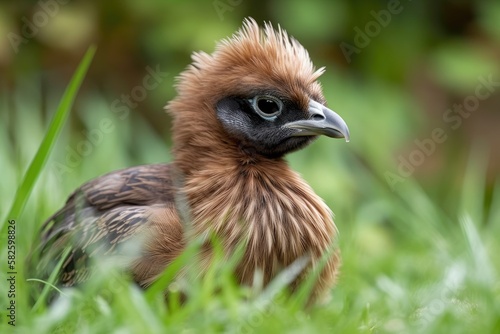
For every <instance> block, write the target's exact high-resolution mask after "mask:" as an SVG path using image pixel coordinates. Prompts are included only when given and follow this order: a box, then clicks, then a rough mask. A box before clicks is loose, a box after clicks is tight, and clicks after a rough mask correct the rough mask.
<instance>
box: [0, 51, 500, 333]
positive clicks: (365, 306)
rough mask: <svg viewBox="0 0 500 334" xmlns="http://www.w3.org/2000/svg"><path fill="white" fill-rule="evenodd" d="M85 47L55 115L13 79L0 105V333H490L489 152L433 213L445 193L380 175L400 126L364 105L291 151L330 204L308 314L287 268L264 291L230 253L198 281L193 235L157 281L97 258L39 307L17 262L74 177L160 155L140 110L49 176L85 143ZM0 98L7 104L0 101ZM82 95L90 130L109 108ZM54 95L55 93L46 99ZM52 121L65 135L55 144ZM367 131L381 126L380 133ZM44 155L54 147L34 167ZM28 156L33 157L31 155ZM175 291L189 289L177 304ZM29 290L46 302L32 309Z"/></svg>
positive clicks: (499, 229) (499, 212)
mask: <svg viewBox="0 0 500 334" xmlns="http://www.w3.org/2000/svg"><path fill="white" fill-rule="evenodd" d="M91 53H92V51H90V53H89V54H87V56H86V58H84V60H83V61H82V65H81V67H80V68H79V70H78V71H77V72H76V74H75V79H74V81H72V83H70V84H69V85H68V89H67V95H64V97H63V98H62V100H61V101H62V102H61V103H60V106H61V107H60V108H59V109H58V110H57V111H56V116H55V117H54V120H53V121H52V122H51V123H49V124H47V123H46V122H44V121H43V119H42V118H41V116H40V115H38V114H37V113H36V112H34V111H36V110H37V109H38V108H39V105H40V95H39V93H37V92H38V87H37V86H36V84H33V83H23V84H21V87H19V90H18V91H17V92H16V93H15V94H13V95H12V96H10V97H9V99H10V100H11V101H12V105H14V106H15V110H14V111H15V112H12V113H0V115H1V116H2V117H3V119H1V120H0V127H1V128H2V129H1V131H0V139H1V140H0V153H1V155H2V168H3V171H2V173H3V176H2V177H3V180H2V183H3V187H1V188H0V210H1V212H2V213H4V212H7V208H10V207H12V208H13V209H11V210H10V213H9V214H7V215H4V214H2V216H6V218H4V219H3V221H2V222H1V225H0V226H2V230H1V238H2V239H1V240H2V245H5V243H4V241H6V240H7V220H8V219H14V218H15V219H16V233H17V234H16V237H17V238H16V246H17V249H16V251H17V253H16V255H17V262H16V266H17V268H16V269H17V271H18V275H17V281H16V283H17V285H16V308H17V309H16V327H15V328H14V327H12V326H9V325H8V323H7V321H8V319H7V318H6V317H5V310H6V308H7V306H8V304H7V302H8V300H7V298H5V297H6V291H7V285H6V282H7V281H6V279H7V275H6V272H7V270H6V262H7V249H6V247H2V249H1V251H0V255H1V256H0V259H1V261H2V263H1V265H0V266H1V270H0V287H1V289H0V293H1V294H2V295H1V298H0V309H1V310H2V311H1V312H2V317H1V323H0V333H10V332H18V333H177V332H182V333H197V332H203V333H212V332H214V333H218V332H224V333H239V332H242V333H252V332H255V333H259V332H265V333H267V332H271V333H273V332H274V333H281V332H294V333H328V332H331V333H498V332H500V297H499V296H500V283H499V282H500V281H499V279H498V275H499V274H500V271H499V270H500V261H498V259H497V257H498V254H500V246H499V243H498V236H499V235H500V186H497V187H495V188H494V189H493V190H492V194H493V195H492V197H491V199H486V197H485V196H484V194H485V193H486V189H485V188H486V182H485V166H486V159H485V157H483V156H482V155H481V151H480V149H479V148H476V149H474V151H473V153H472V154H470V159H469V160H470V163H469V165H468V167H467V169H466V171H465V172H464V175H463V176H462V177H461V180H462V181H460V183H461V184H460V187H459V188H460V189H461V191H460V192H459V193H456V192H453V191H451V190H450V191H449V192H447V191H446V189H444V190H443V192H444V193H446V194H447V201H448V202H450V203H453V204H452V205H449V206H448V207H447V208H446V209H443V208H442V205H441V203H442V201H439V199H438V198H436V197H433V196H431V195H429V193H430V192H429V191H428V189H423V188H422V187H421V186H420V185H419V184H418V183H417V182H415V181H414V180H412V179H407V180H406V181H405V182H404V183H402V184H400V185H399V186H398V187H397V188H396V190H395V191H391V189H390V187H389V186H388V185H387V184H386V183H385V182H384V177H383V175H384V172H385V171H386V170H388V169H390V168H393V166H392V165H391V163H390V162H388V161H389V160H388V156H387V152H388V151H390V148H391V145H393V146H394V142H395V140H397V136H398V134H397V133H396V134H394V133H384V131H376V129H373V128H372V129H371V130H372V131H370V133H367V132H366V131H365V132H364V131H362V130H363V128H364V125H363V124H362V123H363V122H364V120H363V117H360V116H363V115H357V116H356V115H355V114H351V115H347V117H346V118H348V123H349V124H352V126H351V129H352V130H354V131H352V137H353V138H352V142H351V143H349V144H345V143H342V142H340V141H331V140H327V139H320V140H319V141H318V142H317V143H315V144H313V145H312V146H311V147H309V148H307V149H305V150H303V151H301V152H297V153H295V154H293V155H291V156H290V158H289V160H290V163H291V165H292V166H293V167H294V168H295V169H297V170H298V171H300V172H301V173H302V175H303V176H304V178H305V179H306V180H308V181H309V182H310V184H311V185H312V186H313V188H314V189H316V191H317V192H318V193H319V195H320V196H322V197H323V198H324V199H325V201H326V202H327V203H328V204H329V205H330V206H331V207H332V209H333V210H334V212H335V214H336V218H335V219H336V222H337V225H338V227H339V230H340V238H339V247H340V248H341V251H342V258H343V266H342V273H341V276H340V280H339V284H338V285H337V286H336V287H335V288H334V289H333V290H332V291H331V300H330V301H329V302H328V303H327V304H326V305H322V306H317V307H313V308H312V309H308V310H304V309H303V308H302V307H298V305H301V303H302V302H303V299H302V296H301V295H295V296H288V295H287V294H286V292H285V291H284V289H283V287H284V285H285V284H286V282H287V280H289V279H290V277H293V275H294V271H295V269H296V268H290V269H289V271H288V272H286V273H285V274H284V275H283V276H280V277H279V278H277V279H276V280H275V281H274V282H273V284H271V285H269V286H268V287H267V288H264V289H258V288H254V289H251V288H248V287H239V286H237V285H236V284H235V283H234V280H233V278H232V276H231V274H230V273H231V268H232V266H233V265H234V262H235V261H236V260H237V255H238V254H236V255H235V258H234V259H232V260H229V261H223V260H221V261H218V262H216V264H215V265H214V266H213V268H211V269H210V271H209V272H208V274H207V275H206V276H205V277H203V278H200V277H198V276H197V275H196V269H195V266H192V264H193V258H194V257H195V256H194V254H195V253H196V249H197V245H191V246H190V247H189V248H188V249H187V250H186V253H185V254H184V255H183V256H181V257H179V258H178V260H177V261H176V262H175V264H174V265H172V266H171V267H169V268H167V269H166V271H165V273H164V275H163V277H162V278H161V279H160V281H159V283H158V284H155V285H153V286H152V287H151V288H150V289H149V290H147V291H145V292H144V291H141V290H139V289H138V288H137V287H136V286H135V285H134V284H132V283H131V282H130V281H129V280H127V278H126V277H123V276H121V275H120V274H118V272H117V271H115V270H113V266H112V265H110V264H109V263H103V264H97V265H101V267H99V268H100V269H99V270H98V273H99V274H98V275H95V277H94V278H93V279H92V280H91V281H90V282H89V283H88V284H86V285H85V286H84V287H82V288H81V289H71V290H63V291H62V293H60V297H61V298H60V299H59V300H58V301H57V302H55V303H54V304H53V305H51V306H47V305H46V304H45V303H43V299H44V298H45V297H44V293H45V292H43V293H41V294H40V292H38V293H37V292H36V291H37V288H38V289H39V288H45V289H46V290H45V291H49V290H50V291H51V292H53V291H54V290H53V288H52V287H51V286H50V285H49V284H47V283H44V282H39V281H37V280H36V277H29V276H28V275H27V274H26V270H25V269H26V268H25V261H24V260H25V258H26V256H27V254H28V252H29V250H30V248H31V245H32V244H34V243H35V242H34V240H35V238H36V237H37V231H38V229H39V228H40V225H41V224H42V222H43V221H44V220H45V219H46V218H47V217H48V216H49V215H50V214H51V213H52V212H54V211H55V210H56V209H58V208H59V207H60V206H61V205H62V204H63V202H64V200H65V198H66V197H67V195H68V194H69V193H70V192H71V190H72V189H73V188H74V187H76V186H78V185H79V184H80V183H82V182H84V181H86V180H88V179H90V178H92V177H95V176H97V175H99V174H102V173H104V172H106V171H110V170H113V169H116V168H120V167H125V166H130V165H134V164H139V163H150V162H155V161H162V160H164V161H168V160H169V153H168V150H169V148H168V147H167V145H166V144H165V143H164V141H163V139H161V138H157V137H156V136H155V135H153V134H152V131H151V129H150V128H149V126H148V125H147V123H146V122H145V121H144V120H143V119H141V118H140V116H139V115H132V116H130V119H127V120H125V121H121V120H120V121H119V120H116V122H115V130H114V131H113V132H111V133H109V134H107V135H106V137H105V138H104V140H103V142H102V143H101V144H100V145H97V146H96V147H94V148H93V151H92V153H91V154H89V155H88V156H86V157H85V158H84V159H82V161H81V162H80V163H79V164H78V165H77V166H75V167H73V168H71V171H68V172H67V173H65V174H63V175H57V173H55V172H54V169H53V168H52V167H53V164H52V163H53V162H54V161H56V162H61V161H64V159H65V154H66V151H65V148H66V146H67V145H70V146H72V147H74V145H76V144H77V143H78V142H80V141H81V140H83V137H82V135H81V133H73V132H71V131H70V129H71V127H70V126H69V125H66V126H65V127H64V129H63V128H62V126H63V123H64V122H63V120H64V118H65V117H66V116H67V113H68V110H70V108H71V103H70V101H72V100H73V99H74V98H75V96H76V92H77V88H78V86H79V82H80V81H81V79H82V76H83V74H84V72H85V68H86V67H87V66H88V64H89V61H90V58H91ZM332 80H333V79H331V78H330V79H329V78H328V77H327V78H326V83H325V86H326V87H328V85H336V86H337V87H339V90H342V89H346V90H349V89H350V87H349V85H350V84H349V82H347V83H346V84H343V85H338V82H334V81H332ZM339 80H342V78H340V79H339ZM23 85H24V86H23ZM344 86H345V88H343V87H344ZM358 90H362V92H360V93H365V94H364V96H367V101H371V102H372V103H373V102H375V105H376V104H377V103H379V104H380V110H381V112H380V114H379V115H378V117H380V118H381V120H379V122H380V125H377V124H373V126H374V127H375V128H376V127H377V126H379V127H380V128H381V129H383V127H384V126H394V127H395V128H396V126H397V125H400V124H398V123H397V122H398V121H394V118H395V110H398V109H399V108H401V106H402V105H405V104H406V103H407V101H403V100H401V101H398V99H385V100H384V99H381V98H379V97H378V96H379V95H380V93H381V91H383V96H385V97H387V96H390V95H391V94H394V93H393V92H391V89H389V88H384V87H380V85H377V84H374V85H372V86H367V87H358ZM363 90H364V91H363ZM27 94H31V95H30V96H31V98H30V99H26V98H25V97H26V96H27ZM394 95H397V94H394ZM339 96H342V92H340V94H339ZM351 96H352V95H351ZM3 97H4V98H5V99H1V100H3V101H5V100H6V99H7V97H6V96H3ZM84 97H85V99H84V101H83V102H81V103H80V104H79V105H78V107H77V108H76V109H77V114H78V115H80V116H79V117H80V118H81V119H82V120H83V123H84V124H86V126H87V128H88V129H93V128H96V127H97V126H98V124H99V121H100V120H101V119H102V118H103V117H110V118H111V117H112V115H110V111H109V103H107V100H106V99H105V98H104V97H102V96H101V95H100V94H99V93H98V92H95V91H90V92H89V91H87V92H86V94H85V96H84ZM337 101H338V102H337V103H338V104H339V107H340V108H339V107H337V108H336V109H337V110H341V109H342V110H366V109H367V108H364V107H363V105H362V104H363V103H368V102H366V101H364V100H363V101H361V100H360V99H357V100H354V99H352V100H351V101H352V102H350V101H349V100H348V99H345V100H342V99H340V100H337ZM377 101H378V102H377ZM384 101H391V102H384ZM388 103H390V104H393V105H392V106H391V105H388ZM52 105H56V103H55V101H51V102H50V103H49V106H52ZM3 107H6V105H4V106H3ZM6 108H7V107H6ZM54 109H55V108H54ZM65 115H66V116H65ZM165 117H167V116H165ZM391 122H392V123H391ZM131 124H133V127H132V126H131ZM403 128H404V125H403ZM46 129H49V130H46ZM398 129H400V128H398ZM59 131H62V133H61V137H60V139H59V140H58V141H57V142H55V138H56V137H57V136H56V134H57V133H58V132H59ZM398 131H402V130H398ZM44 133H47V134H46V137H44ZM373 133H380V135H379V138H377V140H376V141H374V140H373V138H372V137H371V135H373ZM11 137H13V140H12V138H11ZM44 138H51V139H50V140H49V139H44ZM131 138H133V140H131ZM40 143H42V144H41V145H40ZM117 143H123V145H117ZM391 143H392V144H391ZM51 151H53V153H54V154H53V156H52V157H50V160H49V163H48V165H47V168H43V167H44V162H45V161H46V159H48V154H49V153H50V152H51ZM130 152H135V154H134V155H133V156H132V155H131V154H130ZM33 156H35V157H36V158H35V159H34V160H33V161H34V163H32V164H31V165H29V162H30V161H31V159H32V157H33ZM28 165H29V166H30V167H29V168H28V169H27V172H24V170H25V169H26V166H28ZM461 172H463V171H461ZM24 175H27V176H24ZM25 180H28V181H25ZM33 186H34V187H33ZM30 194H31V197H30ZM26 200H27V202H26ZM25 202H26V206H24V205H23V204H24V203H25ZM490 202H491V203H490ZM23 207H24V209H23ZM182 267H187V268H190V269H188V275H187V277H188V278H189V279H188V280H187V281H186V282H180V283H179V282H173V281H172V278H173V277H174V275H175V273H176V272H177V271H178V270H180V268H182ZM49 283H50V282H49ZM164 287H167V288H168V289H169V291H170V292H171V294H170V298H169V299H168V300H167V302H165V301H164V300H163V288H164ZM180 292H184V293H186V294H187V296H188V300H187V302H186V303H185V304H183V305H181V303H180ZM30 294H32V295H34V297H35V298H36V299H38V300H41V301H42V302H39V303H38V304H36V307H34V306H33V305H32V303H31V302H30ZM56 294H59V293H58V292H56Z"/></svg>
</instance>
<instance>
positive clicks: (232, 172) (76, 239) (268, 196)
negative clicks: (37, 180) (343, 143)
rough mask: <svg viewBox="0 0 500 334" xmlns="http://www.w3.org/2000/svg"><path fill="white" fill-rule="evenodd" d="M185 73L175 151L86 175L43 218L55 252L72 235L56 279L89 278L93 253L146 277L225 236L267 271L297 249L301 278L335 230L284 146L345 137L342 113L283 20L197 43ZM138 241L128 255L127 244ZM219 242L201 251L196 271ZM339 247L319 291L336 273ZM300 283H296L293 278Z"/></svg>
mask: <svg viewBox="0 0 500 334" xmlns="http://www.w3.org/2000/svg"><path fill="white" fill-rule="evenodd" d="M193 60H194V62H193V64H192V65H191V66H190V67H189V68H188V69H187V70H186V71H185V72H183V73H182V74H181V76H180V78H179V83H178V85H177V91H178V96H177V97H176V98H175V99H174V100H173V101H171V102H170V103H169V105H168V107H167V109H168V111H169V112H170V114H171V115H172V116H173V118H174V124H173V135H174V137H173V140H174V148H173V154H174V161H173V162H172V163H171V164H157V165H145V166H138V167H132V168H129V169H125V170H121V171H116V172H112V173H110V174H107V175H104V176H102V177H100V178H97V179H95V180H93V181H90V182H89V183H87V184H85V185H83V186H82V187H81V188H80V189H78V190H77V191H76V192H75V194H74V195H72V196H71V197H70V199H69V200H68V202H67V204H66V206H65V207H64V208H63V209H61V210H60V211H59V212H58V213H56V214H55V215H54V216H52V217H51V218H50V219H49V220H48V222H47V223H46V224H45V228H44V235H43V246H42V254H44V256H43V257H45V258H47V259H57V256H59V257H60V254H61V253H62V250H63V248H64V247H66V246H67V245H68V244H71V246H72V250H71V252H70V255H69V256H68V258H67V259H66V260H65V262H64V264H63V267H62V269H61V275H60V282H61V283H62V284H64V285H74V284H76V283H78V282H80V281H82V280H85V279H86V278H87V276H88V273H89V271H88V270H87V267H86V265H85V263H87V260H88V259H89V258H92V257H95V256H97V255H98V254H115V255H116V254H119V255H120V256H122V257H123V258H124V263H125V267H126V268H127V269H128V270H129V271H130V272H131V274H132V276H133V278H134V280H135V281H136V282H138V283H139V284H140V285H141V286H148V285H150V284H151V283H152V282H154V281H155V279H156V278H157V277H158V275H159V274H161V272H162V271H163V270H164V269H165V268H166V267H167V266H168V265H169V264H170V263H171V262H172V261H173V260H174V259H175V258H176V257H177V256H179V255H180V254H181V253H182V251H183V250H184V249H185V247H186V245H187V244H188V243H189V242H190V241H192V239H193V238H196V237H204V236H207V235H209V234H214V235H215V236H217V237H218V238H219V240H220V242H221V244H222V245H223V249H224V251H225V254H231V253H232V252H233V251H234V250H235V248H236V247H237V246H238V245H239V244H240V243H243V244H244V245H245V246H244V247H245V249H244V253H243V256H242V258H241V260H240V262H239V264H238V266H237V267H236V270H235V275H236V278H237V280H238V281H239V282H240V283H242V284H248V285H250V284H252V283H253V282H252V281H253V278H254V274H255V271H256V270H260V271H262V273H263V275H264V283H268V282H269V281H270V280H271V279H272V278H273V277H275V276H276V275H277V274H278V273H279V272H280V270H282V269H284V268H285V267H287V266H289V265H291V264H292V263H293V262H294V261H296V260H297V259H299V258H307V259H309V260H310V261H309V265H308V267H307V268H306V269H305V270H304V272H303V273H302V274H301V275H300V276H299V278H298V279H297V280H296V281H295V282H294V283H293V284H299V283H300V282H301V281H302V279H303V277H304V276H305V275H307V273H308V272H309V271H310V269H311V268H313V267H314V266H316V264H317V263H318V261H319V259H320V258H321V257H322V256H323V255H324V254H325V253H327V252H328V250H329V248H330V246H331V245H332V243H333V242H334V240H335V238H336V228H335V225H334V223H333V220H332V214H331V212H330V210H329V208H328V207H327V206H326V205H325V204H324V202H323V201H322V200H321V199H320V198H319V197H318V196H317V195H316V194H315V193H314V192H313V190H312V189H311V188H310V187H309V186H308V185H307V183H306V182H305V181H304V180H303V179H302V178H301V177H300V176H299V175H298V174H297V173H295V172H294V171H292V170H291V169H290V168H289V166H288V164H287V163H286V161H285V160H284V159H283V156H284V155H285V154H286V153H289V152H291V151H294V150H297V149H300V148H302V147H304V146H306V145H307V144H308V143H309V142H311V140H313V139H314V138H315V137H316V136H317V135H320V134H324V135H327V136H330V137H346V138H348V136H349V134H348V130H347V127H346V126H345V123H343V121H342V119H340V117H339V116H338V115H336V114H335V113H333V112H332V111H331V110H329V109H327V108H326V107H324V106H323V104H324V102H325V101H324V98H323V95H322V92H321V87H320V86H319V84H318V83H317V82H316V79H317V77H318V76H319V75H320V74H321V73H322V70H318V71H315V70H314V68H313V66H312V64H311V62H310V60H309V57H308V55H307V52H306V51H305V49H303V47H302V46H301V45H300V44H298V42H296V41H295V40H293V39H290V38H289V37H288V36H287V35H286V33H285V32H283V31H282V30H279V31H274V30H273V29H272V27H271V26H270V25H268V26H266V28H265V30H264V31H263V30H260V29H259V28H258V26H257V25H256V23H255V22H254V21H253V20H247V21H246V22H245V26H244V27H243V28H242V30H241V31H240V32H239V33H238V34H236V35H235V36H233V38H231V39H229V40H225V41H223V42H221V43H220V44H219V45H218V48H217V50H216V51H215V52H214V53H213V54H212V55H208V54H204V53H197V54H195V55H194V56H193ZM130 240H136V241H137V242H138V243H139V248H138V249H139V251H138V253H137V254H136V255H135V256H129V257H127V256H126V255H123V254H126V252H123V251H122V250H121V248H123V247H120V245H127V242H128V241H130ZM210 260H211V252H210V250H209V248H208V250H207V249H204V250H203V251H201V252H200V266H201V268H200V272H203V270H204V269H205V268H206V267H207V266H208V265H209V263H210ZM338 265H339V257H338V253H337V252H333V253H331V255H330V257H329V259H328V261H327V262H326V266H325V267H324V269H323V270H322V271H321V274H320V275H319V279H318V283H317V284H316V287H315V289H314V291H313V299H314V298H316V297H319V296H320V295H322V294H324V292H325V290H326V289H328V288H329V287H331V286H332V285H333V284H334V281H335V277H336V274H337V271H338ZM292 288H293V286H292Z"/></svg>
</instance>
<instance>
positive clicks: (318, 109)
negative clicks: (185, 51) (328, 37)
mask: <svg viewBox="0 0 500 334" xmlns="http://www.w3.org/2000/svg"><path fill="white" fill-rule="evenodd" d="M192 58H193V63H192V64H191V65H190V66H189V67H188V69H187V70H186V71H184V72H183V73H182V74H181V75H180V77H179V81H178V84H177V91H178V96H177V97H176V98H175V99H174V100H173V101H172V102H170V103H169V105H168V106H167V109H168V110H169V111H170V113H171V114H172V115H173V117H174V130H173V132H174V141H175V144H176V145H181V143H188V142H189V143H190V144H191V145H194V146H198V147H199V148H202V147H203V146H204V145H206V144H210V145H217V141H218V142H219V143H224V144H233V145H234V146H236V147H238V148H240V149H241V150H242V151H243V152H248V154H253V155H261V156H264V157H269V158H278V157H281V156H283V155H284V154H286V153H289V152H291V151H294V150H297V149H300V148H302V147H304V146H305V145H307V144H308V143H310V142H311V141H312V140H313V139H315V138H316V137H317V136H319V135H325V136H328V137H332V138H345V139H346V140H347V141H348V140H349V130H348V128H347V125H346V123H345V122H344V120H342V118H341V117H340V116H339V115H337V114H336V113H335V112H333V111H332V110H330V109H329V108H327V107H326V106H325V103H326V100H325V98H324V96H323V92H322V89H321V85H320V84H319V83H318V81H317V79H318V77H319V76H320V75H321V74H322V73H323V71H324V69H323V68H320V69H318V70H316V69H315V68H314V66H313V64H312V62H311V60H310V58H309V54H308V52H307V51H306V50H305V49H304V47H303V46H302V45H300V44H299V43H298V42H297V41H296V40H295V39H293V38H291V37H289V36H288V35H287V33H286V32H285V31H284V30H282V29H281V28H279V27H278V30H274V29H273V27H272V26H271V25H270V24H266V25H265V27H264V28H263V29H261V28H259V26H258V25H257V23H256V22H255V21H254V20H253V19H246V20H245V21H244V23H243V27H242V28H241V29H240V30H239V31H238V32H237V33H236V34H234V35H233V36H232V37H231V38H229V39H225V40H222V41H221V42H219V43H218V44H217V47H216V50H215V51H214V52H213V53H212V54H210V55H209V54H206V53H202V52H200V53H195V54H193V57H192Z"/></svg>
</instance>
